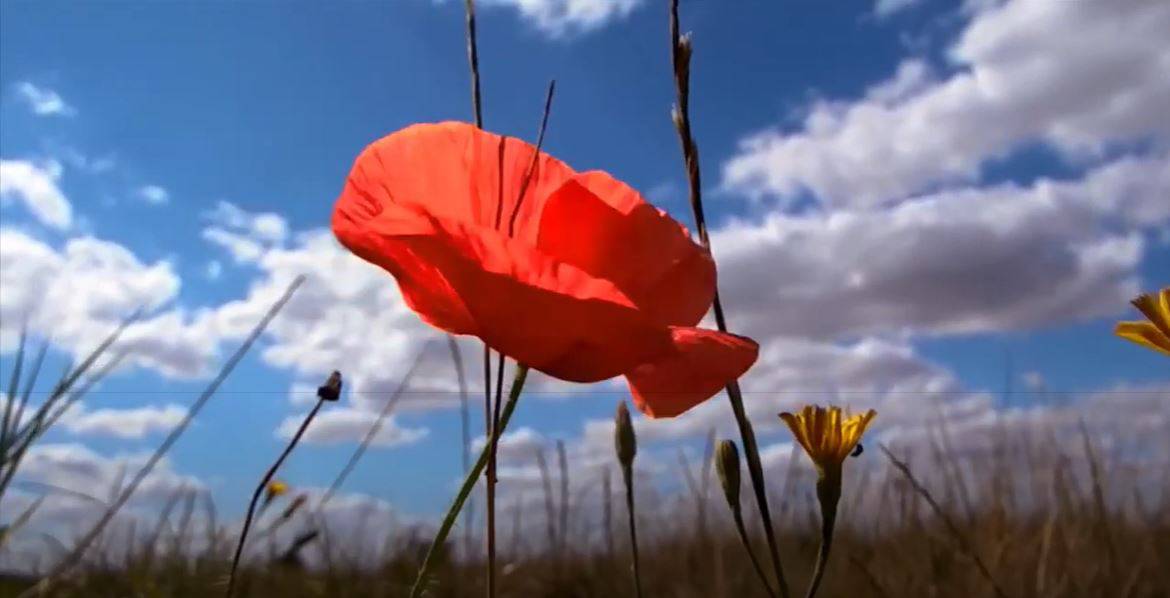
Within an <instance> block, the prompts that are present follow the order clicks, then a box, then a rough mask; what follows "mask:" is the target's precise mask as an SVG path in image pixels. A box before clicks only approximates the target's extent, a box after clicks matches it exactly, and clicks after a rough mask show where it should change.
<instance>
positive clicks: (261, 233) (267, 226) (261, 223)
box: [204, 200, 288, 244]
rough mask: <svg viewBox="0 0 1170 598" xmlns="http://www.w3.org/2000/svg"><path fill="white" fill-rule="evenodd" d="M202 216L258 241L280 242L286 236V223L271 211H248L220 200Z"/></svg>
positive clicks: (219, 225)
mask: <svg viewBox="0 0 1170 598" xmlns="http://www.w3.org/2000/svg"><path fill="white" fill-rule="evenodd" d="M204 218H206V219H208V220H210V221H211V222H213V223H214V224H215V225H217V226H218V227H221V228H224V229H227V230H231V231H235V232H237V233H239V234H242V235H246V236H248V237H252V238H255V239H256V240H258V241H266V242H269V243H276V244H278V243H282V242H283V241H284V240H285V238H286V237H288V223H286V222H285V220H284V218H283V217H281V216H280V215H279V214H276V213H273V212H260V213H255V212H248V211H246V210H243V209H241V208H240V207H239V206H237V205H235V204H233V203H231V202H229V201H223V200H220V201H219V202H217V203H216V204H215V208H214V209H212V210H210V211H208V212H206V213H205V214H204Z"/></svg>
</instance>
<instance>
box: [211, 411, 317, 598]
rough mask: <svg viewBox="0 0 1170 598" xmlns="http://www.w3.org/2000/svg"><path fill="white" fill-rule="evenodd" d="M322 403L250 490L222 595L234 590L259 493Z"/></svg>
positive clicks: (307, 417)
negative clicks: (250, 495)
mask: <svg viewBox="0 0 1170 598" xmlns="http://www.w3.org/2000/svg"><path fill="white" fill-rule="evenodd" d="M324 404H325V399H324V398H321V399H317V404H316V405H313V409H312V410H311V411H309V414H308V415H306V416H305V420H304V421H302V422H301V427H299V428H297V432H296V434H293V437H292V440H290V441H289V443H288V446H286V447H284V451H283V452H281V453H280V456H279V457H277V458H276V461H274V462H273V463H272V466H271V467H269V468H268V471H266V472H265V473H264V477H262V478H260V483H259V484H257V485H256V490H254V491H253V492H252V500H251V501H250V502H248V512H247V514H246V515H244V527H243V529H242V530H240V539H239V541H237V542H236V552H235V554H234V555H233V556H232V568H231V572H230V573H228V583H227V590H226V591H225V592H224V596H227V598H231V596H232V592H233V591H235V587H236V571H237V569H239V567H240V556H242V555H243V553H244V545H245V544H247V542H248V530H249V529H250V528H251V527H252V517H253V515H255V513H256V503H258V502H260V495H261V494H264V488H266V487H267V486H268V482H270V481H272V478H273V477H274V476H276V471H277V470H278V469H280V466H281V465H283V464H284V461H285V459H287V458H288V456H289V454H291V453H292V450H293V448H295V447H296V446H297V443H298V442H300V441H301V436H303V435H304V434H305V430H307V429H308V428H309V424H310V423H312V421H313V418H315V417H317V412H319V411H321V406H322V405H324Z"/></svg>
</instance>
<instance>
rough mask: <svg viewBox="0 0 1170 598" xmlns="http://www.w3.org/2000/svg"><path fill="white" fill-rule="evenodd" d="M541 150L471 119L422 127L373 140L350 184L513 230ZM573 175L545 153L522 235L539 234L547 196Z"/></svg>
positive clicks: (521, 218) (524, 211)
mask: <svg viewBox="0 0 1170 598" xmlns="http://www.w3.org/2000/svg"><path fill="white" fill-rule="evenodd" d="M535 151H536V148H535V147H534V146H532V145H530V144H528V143H526V142H524V141H522V140H520V139H516V138H514V137H503V136H501V135H496V134H494V133H488V132H486V131H484V130H483V129H479V128H477V127H475V126H474V125H470V124H468V123H462V122H442V123H434V124H432V123H427V124H416V125H411V126H409V127H406V128H404V129H402V130H400V131H397V132H395V133H392V134H390V135H387V136H386V137H383V138H381V139H379V140H377V141H375V142H374V143H372V144H370V146H369V147H367V148H366V149H365V150H364V151H363V152H362V153H361V155H360V156H358V158H357V161H356V162H355V164H354V168H353V173H352V174H351V175H350V179H349V181H348V182H347V184H346V188H347V191H349V190H350V188H351V187H352V188H353V189H354V190H357V191H361V192H363V193H366V194H369V195H370V196H372V197H374V198H376V199H378V200H379V201H381V202H383V203H397V204H399V205H404V206H407V205H416V206H421V207H423V208H425V210H426V211H427V212H428V213H430V214H433V215H435V216H439V217H442V218H448V219H453V220H458V221H463V222H470V223H474V224H478V225H480V226H487V227H491V228H497V229H500V230H506V228H507V225H508V221H509V220H510V218H511V215H512V210H513V208H514V207H515V205H516V202H517V200H518V198H519V196H520V189H521V187H522V186H524V183H523V182H524V179H525V178H526V175H527V172H528V170H529V168H530V166H531V165H532V156H533V153H534V152H535ZM500 173H503V177H502V179H503V180H502V184H501V177H500ZM573 174H575V173H574V171H573V170H572V169H571V168H569V167H568V166H566V165H565V164H564V163H563V162H561V161H560V160H557V159H556V158H554V157H552V156H550V155H548V154H546V153H544V152H541V153H540V156H539V158H538V160H537V162H536V167H535V169H534V170H533V174H532V175H531V177H528V178H529V184H528V185H527V187H526V190H525V193H524V195H525V198H524V201H523V203H522V204H521V206H520V213H519V214H518V215H517V227H516V231H515V234H516V236H517V237H518V238H531V239H535V234H536V229H537V226H538V225H539V218H538V215H539V213H540V208H541V205H542V201H541V198H544V197H546V196H548V195H549V194H550V193H551V192H552V191H553V190H555V189H556V188H557V187H559V186H560V185H561V183H563V182H564V181H565V180H566V179H568V178H569V177H571V176H573ZM343 199H344V196H343ZM497 222H498V223H499V224H498V225H497Z"/></svg>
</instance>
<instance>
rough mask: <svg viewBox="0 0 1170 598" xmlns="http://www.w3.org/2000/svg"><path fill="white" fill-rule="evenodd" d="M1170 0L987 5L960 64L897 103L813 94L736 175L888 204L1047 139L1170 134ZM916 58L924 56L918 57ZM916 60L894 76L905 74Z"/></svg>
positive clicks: (747, 156) (835, 200)
mask: <svg viewBox="0 0 1170 598" xmlns="http://www.w3.org/2000/svg"><path fill="white" fill-rule="evenodd" d="M1168 30H1170V4H1167V3H1165V2H1145V1H1142V0H1123V1H1118V2H1027V1H1019V0H1017V1H1014V2H1007V3H1005V4H1003V5H1001V6H993V7H989V8H985V9H984V10H982V11H980V12H978V13H976V14H975V15H974V16H973V17H972V18H971V21H970V22H969V24H968V26H967V28H966V30H965V31H964V32H963V34H962V36H961V38H960V39H959V40H958V42H957V43H956V44H955V45H954V47H953V48H952V51H951V55H952V59H953V61H954V62H955V66H956V67H957V68H958V72H957V73H955V74H954V75H952V76H950V77H949V78H946V79H943V80H940V81H937V82H935V83H933V84H931V85H929V86H925V87H924V86H919V88H918V89H917V92H916V93H912V94H906V95H902V96H901V97H898V98H897V99H896V100H895V101H890V100H889V98H882V97H873V96H872V94H871V97H867V98H865V99H862V100H859V101H856V102H828V101H821V102H817V103H816V104H814V105H813V106H812V107H811V108H810V110H809V113H808V116H807V117H806V118H805V120H804V123H803V126H802V128H801V130H799V131H783V130H780V129H769V130H765V131H762V132H758V133H755V134H753V135H751V136H749V137H748V138H747V139H745V140H744V141H743V142H742V145H741V147H740V151H739V153H738V155H736V156H735V157H733V158H732V159H731V160H729V161H728V162H726V163H725V164H724V167H723V185H724V186H725V187H726V188H728V189H731V190H734V191H738V192H742V193H744V194H747V195H749V196H756V197H758V196H764V195H776V196H785V197H792V196H794V195H796V194H798V193H799V192H800V191H802V190H810V191H811V192H812V193H814V194H815V195H816V196H817V198H818V199H819V200H820V201H822V202H824V203H826V204H828V205H830V206H875V205H880V204H883V203H885V202H889V201H890V200H897V199H901V198H903V197H905V196H907V195H910V194H913V193H917V192H920V191H922V190H925V189H929V188H931V187H933V186H936V185H938V184H940V183H950V182H955V181H962V180H972V179H974V178H976V177H977V176H978V174H979V171H980V168H981V166H982V165H983V164H985V163H986V162H987V161H988V160H989V159H993V158H999V157H1003V156H1006V155H1008V154H1009V153H1010V152H1012V151H1013V150H1015V149H1017V148H1019V147H1021V146H1023V145H1024V144H1027V143H1029V142H1032V141H1041V142H1044V143H1047V144H1049V145H1051V146H1052V147H1055V148H1057V149H1058V150H1059V151H1061V152H1063V153H1065V154H1066V155H1071V156H1082V155H1091V154H1094V153H1097V152H1100V151H1102V150H1103V149H1105V148H1106V147H1107V146H1108V145H1109V144H1110V143H1114V142H1126V141H1133V140H1145V139H1149V138H1153V139H1155V140H1157V141H1158V142H1159V143H1165V142H1166V140H1167V137H1168V134H1170V119H1167V118H1165V106H1167V105H1170V77H1166V76H1165V71H1166V65H1167V64H1170V41H1167V36H1166V35H1165V32H1166V31H1168ZM909 64H914V62H911V63H909ZM906 68H907V66H906V65H903V67H902V68H901V69H899V75H898V76H897V77H895V79H894V80H893V81H892V82H890V83H889V84H888V85H892V86H894V87H897V85H896V84H895V82H897V81H898V79H899V77H904V76H905V75H906V73H905V69H906Z"/></svg>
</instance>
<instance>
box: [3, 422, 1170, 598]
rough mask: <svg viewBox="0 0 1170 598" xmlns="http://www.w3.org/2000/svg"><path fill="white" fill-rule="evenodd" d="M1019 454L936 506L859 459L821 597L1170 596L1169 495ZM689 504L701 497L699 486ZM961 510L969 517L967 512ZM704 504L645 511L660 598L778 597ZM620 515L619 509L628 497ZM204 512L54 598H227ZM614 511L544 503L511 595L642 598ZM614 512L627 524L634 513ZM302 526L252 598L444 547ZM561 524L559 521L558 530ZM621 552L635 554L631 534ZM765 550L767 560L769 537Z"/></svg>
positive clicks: (797, 543)
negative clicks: (195, 525)
mask: <svg viewBox="0 0 1170 598" xmlns="http://www.w3.org/2000/svg"><path fill="white" fill-rule="evenodd" d="M1017 440H1018V439H1017ZM1016 449H1017V450H1016V451H1015V452H1016V453H1017V454H1020V455H1025V454H1026V455H1028V458H1027V459H1023V458H1017V459H1016V460H1014V461H1009V460H1006V459H1000V458H997V457H995V456H994V455H983V456H978V457H969V458H958V457H956V456H954V455H953V454H950V453H947V452H945V451H943V450H941V449H940V450H939V451H937V452H935V453H934V454H933V455H925V456H921V457H922V458H920V459H918V460H917V461H916V462H912V463H911V468H912V471H913V474H914V476H915V478H916V480H917V481H919V482H920V483H921V488H920V489H916V488H915V486H914V485H913V484H911V483H910V482H909V481H908V479H907V478H906V476H905V475H904V474H903V473H901V472H900V471H899V470H898V469H897V468H896V467H893V466H889V465H890V462H889V461H887V460H886V459H885V458H884V457H882V456H881V455H880V453H879V451H876V450H875V451H868V452H867V453H866V454H865V456H864V457H863V458H861V459H855V460H851V461H850V463H849V467H850V468H851V469H852V471H851V472H850V473H851V475H850V476H849V479H848V480H847V482H846V495H845V497H844V502H843V504H842V520H841V522H840V524H839V528H838V534H837V538H836V549H835V552H834V557H833V558H832V560H831V562H830V565H829V569H828V574H827V575H826V578H825V583H824V587H823V590H822V593H821V594H820V595H821V596H830V597H831V596H890V597H903V596H938V597H944V596H945V597H951V596H965V597H979V596H995V595H996V590H995V589H994V588H993V584H992V583H991V582H989V581H988V579H987V577H985V576H984V575H982V574H981V573H980V571H979V568H978V567H977V566H976V565H975V563H974V562H973V560H972V558H971V557H970V556H968V554H969V553H971V554H974V555H976V556H978V558H979V560H981V561H982V562H983V563H984V564H985V565H986V567H987V570H988V575H989V576H990V578H991V579H992V580H993V581H994V585H998V586H999V587H1000V588H1001V589H1002V592H1003V594H1004V595H1007V596H1013V597H1025V596H1069V597H1075V596H1084V597H1086V598H1087V597H1093V598H1097V597H1100V596H1118V597H1133V598H1137V597H1151V598H1152V597H1155V596H1159V597H1160V596H1166V595H1168V594H1170V572H1168V571H1167V570H1166V567H1165V566H1164V563H1166V562H1170V504H1168V502H1167V499H1168V498H1170V495H1168V494H1167V493H1165V492H1164V491H1161V490H1156V491H1152V492H1151V491H1150V490H1149V486H1147V487H1146V490H1145V491H1144V492H1142V491H1140V490H1139V489H1138V487H1136V486H1126V485H1125V484H1122V483H1121V482H1114V483H1112V484H1104V483H1103V482H1102V481H1103V480H1112V479H1114V478H1116V477H1119V476H1110V475H1109V473H1110V471H1111V469H1110V464H1109V463H1108V462H1107V461H1101V460H1100V459H1101V458H1100V456H1099V455H1097V454H1095V453H1089V454H1088V455H1086V453H1084V452H1083V451H1077V452H1070V453H1063V452H1060V451H1055V450H1051V449H1046V448H1044V447H1041V446H1031V447H1030V448H1029V449H1028V450H1024V451H1020V450H1018V444H1017V446H1016ZM1094 463H1095V464H1094ZM570 466H571V464H570ZM794 471H797V472H798V477H797V479H794V481H793V483H792V484H786V485H785V486H786V487H787V490H786V493H787V494H786V495H785V496H780V495H776V496H775V497H774V499H775V500H777V502H778V504H783V505H784V506H785V507H786V508H785V510H784V512H783V515H781V516H779V518H778V521H777V525H778V527H779V528H780V531H781V533H780V544H781V549H782V552H783V555H784V557H785V559H786V563H791V564H790V565H789V567H790V568H791V573H790V577H791V578H792V579H790V580H789V581H790V583H792V584H793V587H794V588H799V587H801V585H800V584H803V583H805V582H806V581H807V579H806V576H807V575H808V571H809V569H810V567H811V565H812V559H813V556H814V554H815V551H816V545H817V533H816V529H817V518H816V511H815V507H814V503H813V499H812V495H811V483H810V480H809V479H806V477H804V476H803V475H800V472H801V470H800V468H796V469H795V470H794ZM1094 471H1096V472H1097V473H1094ZM1135 482H1140V480H1135ZM700 483H703V481H702V480H700ZM1159 483H1160V482H1159ZM599 486H600V484H599ZM960 486H962V488H960ZM1152 486H1154V487H1155V488H1157V486H1158V484H1152ZM683 487H690V488H696V489H697V487H698V484H695V485H693V486H689V485H687V486H683ZM504 488H506V484H505V486H504ZM923 492H925V493H927V494H929V495H930V496H931V500H935V501H937V502H938V505H939V509H941V512H936V511H935V510H934V509H932V508H931V507H930V506H929V505H928V503H927V500H926V498H925V496H924V495H923ZM961 495H965V496H967V497H968V498H967V500H968V501H970V502H969V503H965V502H964V501H962V500H959V499H958V498H957V497H958V496H961ZM594 496H597V493H596V492H594ZM700 496H701V494H700V493H699V492H697V491H695V490H692V491H691V492H690V493H684V494H683V495H676V496H664V495H656V494H655V493H653V492H652V491H651V492H647V493H646V494H645V495H643V496H640V497H639V507H640V509H639V511H640V517H639V532H640V533H644V534H645V538H644V540H642V546H641V555H642V577H643V581H644V585H645V590H646V595H648V596H673V597H680V598H681V597H695V598H699V597H710V596H729V597H730V596H736V597H738V596H764V595H765V594H764V592H763V591H762V590H761V588H760V585H759V581H758V580H757V578H756V576H755V574H754V573H753V571H752V570H751V568H750V567H751V565H750V563H749V561H748V559H747V558H746V557H745V554H744V551H743V548H742V546H741V545H740V543H739V540H738V539H737V538H736V536H735V532H734V529H733V528H732V527H731V525H730V517H729V516H728V513H727V509H726V508H725V505H724V504H723V503H722V501H721V500H720V501H718V502H716V497H714V496H712V497H709V500H710V502H709V503H708V504H707V507H708V510H709V512H710V516H711V517H710V519H709V520H708V521H706V523H705V525H706V526H707V529H706V531H705V532H704V531H703V530H702V529H700V527H699V526H698V525H696V522H697V520H696V518H695V517H694V514H695V513H696V509H697V508H698V507H699V506H700V505H701V504H702V503H701V499H700ZM611 498H612V500H615V501H617V500H620V497H619V496H617V495H615V496H613V497H611ZM719 498H721V497H719ZM188 501H190V499H186V500H177V501H176V506H175V508H174V509H169V511H170V512H171V513H170V515H171V524H167V525H163V524H162V523H155V524H154V525H148V523H149V522H143V523H141V524H140V525H139V528H140V529H148V530H149V529H154V528H158V529H167V530H175V531H169V532H168V533H164V534H163V537H157V534H153V533H151V534H145V533H144V534H143V536H148V535H149V536H151V539H150V540H149V542H148V541H147V540H145V539H143V540H141V541H140V542H138V543H136V545H135V546H133V547H122V548H121V549H120V552H119V548H118V547H116V546H113V545H112V544H111V543H110V542H107V543H106V544H105V550H104V552H103V553H102V554H103V555H104V556H103V557H102V558H101V559H97V560H93V559H91V561H90V563H89V564H88V565H87V566H86V567H85V568H84V569H83V571H82V572H81V573H79V574H78V575H77V576H75V577H73V578H71V579H68V580H66V581H65V582H64V583H63V584H61V585H59V586H58V587H57V589H56V590H55V591H54V593H53V595H58V596H176V597H178V596H208V595H216V594H218V593H220V592H222V587H223V586H222V582H223V578H224V575H225V573H226V572H227V569H228V565H229V557H230V550H229V548H230V547H229V546H228V544H229V542H230V540H231V538H232V534H231V533H230V532H231V530H228V529H219V528H216V529H214V530H211V529H204V530H200V529H190V528H191V527H192V526H191V525H190V521H191V517H190V515H189V511H190V508H191V507H189V506H187V505H188V504H189V503H188ZM599 502H600V501H595V503H593V504H588V505H586V504H585V503H583V502H578V503H573V504H570V505H569V507H568V508H569V509H570V510H571V511H573V512H572V513H569V514H568V515H565V514H564V513H563V512H562V510H561V509H559V508H558V509H554V510H553V511H551V512H549V513H547V514H546V513H545V510H544V509H542V508H541V507H540V505H539V501H531V502H529V503H528V504H529V505H530V507H529V508H527V509H524V510H522V511H521V512H520V516H521V517H522V519H523V521H522V522H520V524H519V525H518V529H523V530H528V531H526V532H525V533H522V534H521V535H520V536H519V538H518V539H519V541H520V543H521V545H520V546H516V545H515V542H514V538H513V536H511V535H508V536H507V537H506V541H505V542H504V543H503V545H502V546H501V555H500V556H501V558H500V564H501V566H500V577H499V580H498V583H499V591H500V595H502V596H582V597H585V596H599V597H600V596H604V597H608V596H627V595H629V594H630V592H631V588H630V582H629V579H630V578H629V555H628V553H627V552H626V543H625V542H622V541H621V540H618V541H617V542H615V544H616V552H617V553H616V554H613V555H610V554H609V551H608V550H607V549H606V544H607V542H606V538H607V537H609V535H610V534H607V533H606V530H604V524H603V521H604V520H603V510H602V506H603V505H601V504H598V503H599ZM966 504H970V505H971V506H970V510H968V508H967V507H966V506H965V505H966ZM655 506H658V507H659V508H658V510H654V507H655ZM614 508H617V509H619V511H620V506H618V507H614ZM301 517H302V518H301V519H300V520H299V521H296V522H294V523H293V524H292V525H296V526H300V528H301V529H305V530H312V531H320V533H319V535H318V536H316V537H313V538H309V539H307V540H305V538H302V540H305V542H304V547H303V549H302V550H301V551H300V552H301V558H299V559H298V558H293V557H288V556H287V555H286V554H284V553H287V552H289V545H290V543H292V542H293V540H292V539H291V537H290V538H283V539H282V540H280V541H279V542H274V543H273V544H272V546H271V547H270V548H268V549H267V550H261V551H258V552H259V553H261V555H260V556H261V557H262V558H253V559H252V560H251V561H250V562H249V566H248V567H247V569H246V570H245V571H244V572H243V573H242V577H241V587H240V590H241V591H240V592H239V595H246V596H355V597H357V596H400V595H405V594H406V592H407V591H408V590H409V587H410V584H411V582H412V581H413V580H414V577H415V573H416V570H417V566H418V563H419V560H420V558H421V555H422V553H423V551H424V550H425V548H426V545H427V542H428V541H429V539H430V536H429V532H427V531H424V530H417V529H410V528H401V529H399V530H398V531H396V532H394V533H393V534H392V535H391V536H390V537H388V538H363V539H360V540H357V539H355V538H352V537H347V538H345V539H344V541H339V539H338V538H335V537H331V536H330V533H329V531H328V530H327V529H323V528H321V527H320V523H319V521H320V520H319V519H315V518H312V517H311V516H310V514H308V513H305V514H303V515H302V516H301ZM548 517H552V518H553V519H554V521H553V522H552V524H551V525H549V522H548V521H546V518H548ZM614 519H618V518H614ZM200 521H201V522H204V521H206V518H203V519H201V520H200ZM566 522H567V523H566ZM611 524H612V525H620V521H612V522H611ZM565 526H568V527H569V529H568V530H565ZM205 527H206V525H205ZM749 527H752V528H754V529H755V530H756V531H757V532H758V531H759V526H758V522H752V521H749ZM550 528H551V529H554V530H555V531H554V539H553V540H552V541H551V542H552V543H551V544H550V540H549V539H548V538H547V536H546V530H547V529H550ZM178 530H181V531H178ZM613 535H614V536H616V537H617V538H624V536H623V535H622V530H621V529H620V528H619V529H618V530H616V533H614V534H613ZM207 538H214V539H215V540H214V541H213V542H212V545H211V546H210V547H209V548H206V549H202V550H200V551H199V553H198V554H197V555H195V556H190V555H191V553H192V551H191V550H189V549H188V550H183V549H182V548H181V547H178V546H177V543H178V542H184V541H185V542H190V543H192V544H193V543H195V542H196V541H198V543H199V544H200V545H204V546H206V545H207V544H208V542H207V541H206V539H207ZM753 540H754V542H755V543H756V545H757V549H758V550H763V548H764V547H763V538H762V537H760V536H759V534H758V533H757V537H755V538H753ZM167 546H171V548H170V549H167V548H166V547H167ZM362 547H364V548H362ZM326 552H327V553H328V554H325V553H326ZM119 554H120V557H119V556H116V555H119ZM179 554H186V555H188V556H186V557H179V556H176V555H179ZM168 555H169V556H168ZM263 555H270V558H263ZM439 560H440V564H439V566H438V567H437V575H436V581H435V582H434V583H433V584H432V591H431V593H430V594H429V595H432V596H480V595H483V592H484V582H485V579H484V567H483V563H482V562H481V561H471V562H468V561H461V562H460V561H455V560H454V559H453V558H450V557H442V558H440V559H439ZM298 561H299V562H298ZM302 562H303V563H310V564H308V565H304V564H300V563H302ZM359 563H362V564H361V565H359ZM27 584H28V580H25V581H22V580H20V579H14V578H9V579H6V580H5V581H4V582H3V585H0V595H15V594H16V593H17V592H18V591H19V590H22V589H23V588H24V587H26V586H27Z"/></svg>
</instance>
